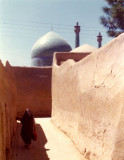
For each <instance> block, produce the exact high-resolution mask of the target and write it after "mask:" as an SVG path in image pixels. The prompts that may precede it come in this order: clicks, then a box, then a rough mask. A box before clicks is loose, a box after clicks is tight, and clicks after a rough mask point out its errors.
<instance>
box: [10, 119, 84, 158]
mask: <svg viewBox="0 0 124 160" xmlns="http://www.w3.org/2000/svg"><path fill="white" fill-rule="evenodd" d="M35 121H36V131H37V134H38V139H37V141H32V144H31V146H30V148H29V149H26V148H24V142H23V141H22V139H21V137H20V130H21V124H20V123H19V122H18V123H17V131H16V134H15V137H14V140H13V144H12V148H11V160H84V159H83V157H82V155H81V154H80V153H79V152H78V150H77V149H76V148H75V147H74V145H73V143H72V141H71V140H70V139H69V138H68V137H67V136H66V135H65V134H64V133H63V132H61V131H60V130H59V129H58V128H56V127H55V126H54V125H53V123H52V122H51V119H50V118H36V119H35Z"/></svg>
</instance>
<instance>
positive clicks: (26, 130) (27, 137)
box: [21, 109, 35, 149]
mask: <svg viewBox="0 0 124 160" xmlns="http://www.w3.org/2000/svg"><path fill="white" fill-rule="evenodd" d="M21 123H22V128H21V137H22V139H23V141H24V143H25V147H26V148H28V149H29V146H30V144H31V140H32V136H33V132H34V131H35V120H34V116H33V114H32V113H31V111H30V110H29V109H26V110H25V113H24V115H23V116H22V118H21Z"/></svg>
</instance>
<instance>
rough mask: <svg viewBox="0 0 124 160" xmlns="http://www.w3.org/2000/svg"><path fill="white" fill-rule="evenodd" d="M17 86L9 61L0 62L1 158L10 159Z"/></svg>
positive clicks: (14, 123)
mask: <svg viewBox="0 0 124 160" xmlns="http://www.w3.org/2000/svg"><path fill="white" fill-rule="evenodd" d="M15 101H16V87H15V83H14V74H13V71H12V68H11V66H10V65H9V63H8V62H7V64H6V66H5V67H4V66H3V64H2V63H1V62H0V160H9V150H10V144H11V141H12V137H13V134H14V132H15V129H16V105H15Z"/></svg>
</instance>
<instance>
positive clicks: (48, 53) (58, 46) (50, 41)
mask: <svg viewBox="0 0 124 160" xmlns="http://www.w3.org/2000/svg"><path fill="white" fill-rule="evenodd" d="M71 50H72V48H71V46H70V45H69V44H68V43H67V42H66V41H65V40H64V39H63V38H62V37H60V36H59V35H58V34H57V33H55V32H53V31H50V32H48V33H47V34H45V35H44V36H43V37H41V38H40V39H39V40H37V41H36V43H35V44H34V45H33V47H32V51H31V58H32V62H31V65H32V66H51V65H52V59H53V54H54V52H70V51H71Z"/></svg>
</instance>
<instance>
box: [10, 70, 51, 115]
mask: <svg viewBox="0 0 124 160" xmlns="http://www.w3.org/2000/svg"><path fill="white" fill-rule="evenodd" d="M12 68H13V71H14V74H15V79H16V87H17V104H16V105H17V117H21V116H22V115H23V114H24V111H25V109H26V108H30V110H31V111H32V112H33V114H34V116H42V117H47V116H51V103H52V102H51V70H52V68H51V67H44V68H41V67H40V68H38V67H36V68H35V67H12Z"/></svg>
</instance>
